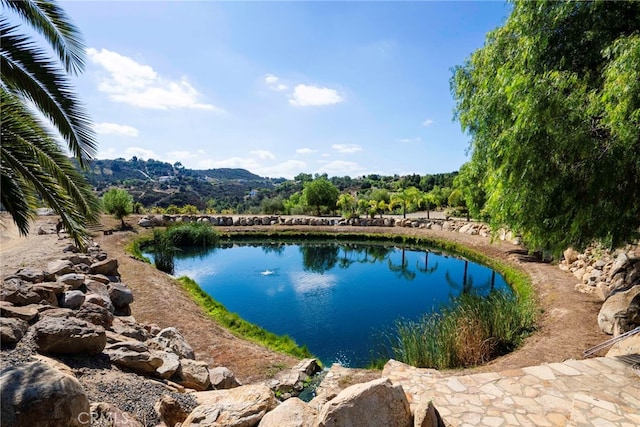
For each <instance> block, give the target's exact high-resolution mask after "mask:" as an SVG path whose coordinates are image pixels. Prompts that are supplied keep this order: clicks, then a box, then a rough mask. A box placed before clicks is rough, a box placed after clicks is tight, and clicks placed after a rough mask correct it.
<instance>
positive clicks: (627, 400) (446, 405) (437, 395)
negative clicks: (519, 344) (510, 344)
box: [382, 357, 640, 427]
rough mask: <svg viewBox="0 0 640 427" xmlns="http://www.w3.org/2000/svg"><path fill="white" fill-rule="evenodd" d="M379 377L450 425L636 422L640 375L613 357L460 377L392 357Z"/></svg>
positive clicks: (602, 426)
mask: <svg viewBox="0 0 640 427" xmlns="http://www.w3.org/2000/svg"><path fill="white" fill-rule="evenodd" d="M382 376H383V377H388V378H389V379H391V381H392V382H393V383H394V384H399V385H402V387H403V388H404V390H405V393H407V397H408V399H409V402H410V403H411V405H412V407H415V405H417V403H418V402H419V401H423V400H431V401H433V404H434V406H435V407H436V408H437V409H438V411H439V412H440V415H441V416H442V418H443V419H444V420H445V422H446V423H447V424H448V425H451V426H455V427H467V426H495V427H500V426H575V427H583V426H598V427H608V426H619V427H627V426H628V427H637V426H640V376H638V373H637V371H635V370H634V369H632V368H631V367H630V366H629V365H627V364H625V363H623V362H621V361H619V360H617V359H615V358H607V357H600V358H594V359H585V360H567V361H564V362H562V363H549V364H546V365H539V366H531V367H528V368H522V369H512V370H508V371H502V372H489V373H480V374H470V375H459V376H455V375H454V376H447V375H444V374H442V373H439V372H438V371H435V370H432V369H419V368H414V367H412V366H409V365H405V364H403V363H400V362H397V361H395V360H391V361H389V362H388V363H387V364H386V365H385V368H384V370H383V372H382Z"/></svg>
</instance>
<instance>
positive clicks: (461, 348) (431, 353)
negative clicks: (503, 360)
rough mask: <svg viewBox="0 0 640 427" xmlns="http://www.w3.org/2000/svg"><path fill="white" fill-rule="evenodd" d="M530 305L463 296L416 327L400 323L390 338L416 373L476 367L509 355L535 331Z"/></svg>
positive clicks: (507, 298)
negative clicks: (416, 370) (433, 369)
mask: <svg viewBox="0 0 640 427" xmlns="http://www.w3.org/2000/svg"><path fill="white" fill-rule="evenodd" d="M535 318H536V308H535V305H534V304H533V302H532V300H530V299H527V300H526V301H521V300H520V299H519V298H518V297H517V296H515V295H512V294H508V293H506V292H499V291H494V292H492V293H490V294H489V295H488V296H486V297H483V296H480V295H474V294H463V295H461V296H460V297H458V298H456V299H455V300H454V301H453V304H452V305H451V306H448V307H443V308H442V309H441V311H440V313H433V314H428V315H425V316H424V317H422V319H420V320H418V321H409V320H398V321H397V322H396V328H395V331H394V332H393V333H391V334H390V336H389V337H388V338H389V341H390V342H391V353H392V355H393V357H394V358H395V359H397V360H400V361H402V362H404V363H408V364H410V365H413V366H417V367H424V368H436V369H448V368H462V367H470V366H476V365H479V364H482V363H486V362H488V361H489V360H491V359H493V358H495V357H497V356H500V355H503V354H506V353H509V352H510V351H512V350H514V349H515V348H516V347H518V346H519V345H520V343H521V341H522V340H523V339H524V337H526V336H527V335H528V334H530V333H531V332H532V331H533V330H534V327H535Z"/></svg>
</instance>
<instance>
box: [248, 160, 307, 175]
mask: <svg viewBox="0 0 640 427" xmlns="http://www.w3.org/2000/svg"><path fill="white" fill-rule="evenodd" d="M306 168H307V163H306V162H302V161H300V160H287V161H285V162H282V163H278V164H277V165H274V166H266V167H261V168H258V169H256V170H255V171H252V172H254V173H257V174H258V175H260V176H268V177H271V178H280V177H283V178H287V179H292V178H293V177H294V176H296V175H298V174H299V173H300V172H302V171H304V170H305V169H306Z"/></svg>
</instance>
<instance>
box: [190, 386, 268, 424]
mask: <svg viewBox="0 0 640 427" xmlns="http://www.w3.org/2000/svg"><path fill="white" fill-rule="evenodd" d="M194 397H195V398H196V400H197V402H198V404H199V405H198V406H197V407H196V408H195V409H194V410H193V411H192V412H191V413H190V414H189V416H188V417H187V419H186V420H185V421H184V423H183V424H182V427H205V426H207V427H219V426H227V427H231V426H237V427H250V426H256V425H258V423H259V422H260V420H261V419H262V417H264V415H265V414H266V413H267V412H269V411H271V410H273V409H274V408H275V407H276V406H277V405H278V401H277V400H276V397H275V395H274V394H273V392H272V391H271V390H270V389H269V388H268V387H267V386H265V385H246V386H242V387H236V388H232V389H230V390H214V391H205V392H201V393H194Z"/></svg>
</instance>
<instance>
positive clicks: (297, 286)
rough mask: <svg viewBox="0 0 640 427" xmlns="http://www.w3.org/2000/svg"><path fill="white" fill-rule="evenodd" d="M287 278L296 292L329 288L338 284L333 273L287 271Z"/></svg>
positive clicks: (302, 292)
mask: <svg viewBox="0 0 640 427" xmlns="http://www.w3.org/2000/svg"><path fill="white" fill-rule="evenodd" d="M289 280H291V283H292V284H293V289H294V290H295V291H296V292H297V293H301V294H304V293H308V292H314V291H319V290H323V289H330V288H332V287H334V286H335V285H337V284H338V277H337V276H336V275H335V274H318V273H302V272H300V273H289Z"/></svg>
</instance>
